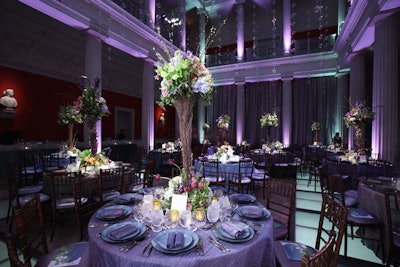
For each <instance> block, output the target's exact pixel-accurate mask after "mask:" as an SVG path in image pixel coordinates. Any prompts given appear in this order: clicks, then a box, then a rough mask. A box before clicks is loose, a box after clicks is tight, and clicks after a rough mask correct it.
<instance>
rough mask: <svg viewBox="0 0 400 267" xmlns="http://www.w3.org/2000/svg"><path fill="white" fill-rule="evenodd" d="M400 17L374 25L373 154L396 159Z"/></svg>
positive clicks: (397, 142)
mask: <svg viewBox="0 0 400 267" xmlns="http://www.w3.org/2000/svg"><path fill="white" fill-rule="evenodd" d="M399 30H400V29H399V17H398V16H397V15H391V16H389V17H387V18H385V19H383V20H382V21H380V22H378V23H377V24H376V25H375V46H374V70H373V78H374V80H373V84H372V91H373V92H372V107H373V110H374V111H375V120H374V121H373V123H372V153H379V154H378V155H379V158H380V159H384V160H388V161H391V162H394V160H395V156H396V150H397V147H398V145H399V93H398V90H399V80H398V79H399V60H398V59H399Z"/></svg>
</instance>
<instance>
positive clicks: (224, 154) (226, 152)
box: [214, 144, 234, 162]
mask: <svg viewBox="0 0 400 267" xmlns="http://www.w3.org/2000/svg"><path fill="white" fill-rule="evenodd" d="M233 153H234V151H233V148H232V146H230V145H228V144H225V145H222V146H220V147H218V150H217V152H215V154H214V155H215V157H216V158H217V159H218V160H219V161H221V162H226V161H228V160H230V159H231V158H233V156H234V155H233Z"/></svg>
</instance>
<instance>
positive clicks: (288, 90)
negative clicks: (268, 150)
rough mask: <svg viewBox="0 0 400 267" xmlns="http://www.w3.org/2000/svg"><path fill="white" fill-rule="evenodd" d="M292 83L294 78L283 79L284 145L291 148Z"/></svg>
mask: <svg viewBox="0 0 400 267" xmlns="http://www.w3.org/2000/svg"><path fill="white" fill-rule="evenodd" d="M292 81H293V78H284V79H282V82H283V85H282V103H285V104H284V105H282V133H283V138H282V139H283V140H282V141H283V145H284V146H285V147H288V146H290V143H291V128H292V127H291V126H292Z"/></svg>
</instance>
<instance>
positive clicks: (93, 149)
mask: <svg viewBox="0 0 400 267" xmlns="http://www.w3.org/2000/svg"><path fill="white" fill-rule="evenodd" d="M87 125H88V128H89V144H90V154H92V155H96V154H97V131H96V122H95V121H88V123H87Z"/></svg>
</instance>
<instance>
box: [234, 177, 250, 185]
mask: <svg viewBox="0 0 400 267" xmlns="http://www.w3.org/2000/svg"><path fill="white" fill-rule="evenodd" d="M232 182H234V183H239V179H238V178H234V179H233V180H232ZM240 183H241V184H248V183H251V179H250V178H249V177H242V179H241V180H240Z"/></svg>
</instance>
